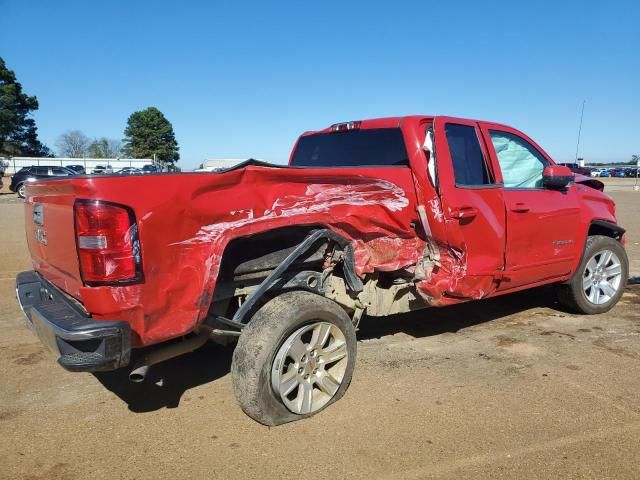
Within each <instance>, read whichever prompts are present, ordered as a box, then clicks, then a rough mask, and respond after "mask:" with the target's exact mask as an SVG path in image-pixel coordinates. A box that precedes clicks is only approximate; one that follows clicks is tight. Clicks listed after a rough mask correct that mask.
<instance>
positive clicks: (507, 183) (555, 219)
mask: <svg viewBox="0 0 640 480" xmlns="http://www.w3.org/2000/svg"><path fill="white" fill-rule="evenodd" d="M480 127H481V132H482V135H483V137H484V139H485V142H486V144H487V145H488V150H489V155H490V156H491V157H492V160H493V162H494V163H497V165H498V168H499V170H500V172H499V178H500V180H501V181H502V182H503V183H504V201H505V205H506V217H507V243H506V258H505V275H504V278H503V281H502V283H501V285H500V290H508V289H511V288H516V287H519V286H522V285H527V284H531V283H536V282H540V281H544V280H548V279H551V278H555V277H562V276H564V275H567V274H568V273H570V272H571V269H572V266H573V265H575V263H576V262H577V260H578V258H577V257H578V256H579V255H580V253H581V252H580V245H581V242H580V241H579V239H578V236H579V232H580V229H579V223H580V208H579V198H578V194H577V192H576V190H575V185H573V184H572V185H570V186H569V187H568V188H566V189H562V190H551V189H546V188H544V187H543V182H542V172H543V170H544V168H545V167H546V166H549V165H552V164H553V162H552V161H551V159H550V158H549V157H548V156H547V155H546V153H544V151H543V150H542V149H540V147H538V146H537V145H536V144H535V143H534V142H533V141H532V140H531V139H530V138H528V137H526V136H525V135H524V134H522V133H521V132H518V131H517V130H515V129H512V128H509V127H506V126H503V125H495V124H490V123H484V122H482V123H481V125H480Z"/></svg>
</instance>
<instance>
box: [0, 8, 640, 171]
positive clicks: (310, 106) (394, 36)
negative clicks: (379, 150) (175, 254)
mask: <svg viewBox="0 0 640 480" xmlns="http://www.w3.org/2000/svg"><path fill="white" fill-rule="evenodd" d="M0 19H1V21H0V24H1V28H0V56H2V57H4V59H5V61H6V62H7V64H8V66H9V68H11V69H12V70H14V71H15V72H16V75H17V76H18V79H19V81H21V82H22V84H23V87H24V89H25V91H26V92H27V93H29V94H31V95H36V96H37V97H38V100H39V101H40V110H39V111H38V112H37V113H36V115H35V118H36V122H37V125H38V128H39V133H40V137H41V139H42V140H43V141H44V142H45V143H46V144H48V145H49V146H51V147H54V146H55V141H56V138H57V136H58V135H60V134H61V133H62V132H64V131H66V130H68V129H80V130H82V131H84V132H85V133H86V134H87V135H89V136H107V137H113V138H121V137H122V135H123V130H124V127H125V124H126V120H127V117H128V116H129V115H130V114H131V113H132V112H134V111H136V110H140V109H143V108H146V107H148V106H152V105H153V106H156V107H158V108H159V109H160V110H162V111H163V112H164V113H165V115H166V116H167V118H168V119H169V120H170V121H171V122H172V123H173V126H174V129H175V132H176V137H177V140H178V142H179V144H180V148H181V160H180V163H179V164H180V165H182V166H183V167H185V168H194V167H195V166H197V164H199V163H200V162H201V161H202V160H203V159H205V158H224V157H231V158H247V157H254V158H262V159H266V160H269V161H273V162H285V161H286V160H287V158H288V155H289V150H290V148H291V146H292V145H293V142H294V140H295V138H296V137H297V135H298V134H299V133H300V132H302V131H305V130H311V129H316V128H323V127H325V126H327V125H329V124H332V123H335V122H339V121H347V120H356V119H361V118H369V117H379V116H390V115H405V114H415V113H425V114H448V115H454V116H462V117H471V118H481V119H486V120H493V121H498V122H502V123H507V124H509V125H512V126H514V127H516V128H519V129H521V130H523V131H524V132H526V133H527V134H529V135H531V136H532V137H533V138H534V139H536V141H538V143H540V144H541V145H542V146H543V147H544V148H545V149H546V150H547V152H548V153H549V154H551V156H552V157H553V158H554V159H556V161H570V160H571V159H572V158H573V157H574V156H575V148H576V137H577V130H578V121H579V115H580V106H581V104H582V100H583V99H584V100H586V102H587V103H586V108H585V117H584V126H583V130H582V142H581V148H580V155H581V156H584V157H585V158H586V159H587V160H591V161H622V160H629V159H630V156H631V155H632V154H640V2H637V1H609V2H601V1H599V2H591V1H575V2H574V1H560V0H556V1H555V2H546V1H538V2H513V1H510V2H491V1H487V2H478V1H469V2H465V1H458V2H450V1H439V2H434V1H426V0H423V1H417V2H375V1H369V2H348V1H346V0H343V1H337V2H333V1H323V2H243V1H235V2H234V1H228V2H226V1H225V2H223V1H208V2H204V1H203V2H197V1H191V2H187V1H183V2H175V1H174V2H164V1H153V2H152V1H117V0H110V1H108V2H106V1H103V2H97V1H96V2H94V1H88V0H84V1H64V0H60V1H56V2H51V1H39V2H36V1H28V0H25V1H19V0H13V1H9V0H0Z"/></svg>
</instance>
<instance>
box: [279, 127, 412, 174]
mask: <svg viewBox="0 0 640 480" xmlns="http://www.w3.org/2000/svg"><path fill="white" fill-rule="evenodd" d="M291 165H292V166H296V167H364V166H407V165H409V160H408V155H407V149H406V147H405V144H404V138H403V137H402V131H401V130H400V129H399V128H376V129H368V130H348V131H344V132H331V133H318V134H314V135H305V136H302V137H300V140H298V145H297V147H296V150H295V152H294V153H293V157H292V159H291Z"/></svg>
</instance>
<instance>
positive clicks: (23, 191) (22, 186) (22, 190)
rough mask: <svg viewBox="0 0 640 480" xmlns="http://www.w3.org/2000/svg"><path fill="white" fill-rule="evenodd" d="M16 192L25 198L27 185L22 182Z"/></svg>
mask: <svg viewBox="0 0 640 480" xmlns="http://www.w3.org/2000/svg"><path fill="white" fill-rule="evenodd" d="M16 192H17V193H18V196H19V197H20V198H24V197H25V194H26V192H27V186H26V185H25V184H24V183H21V184H20V185H18V188H16Z"/></svg>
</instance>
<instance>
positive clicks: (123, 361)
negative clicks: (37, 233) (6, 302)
mask: <svg viewBox="0 0 640 480" xmlns="http://www.w3.org/2000/svg"><path fill="white" fill-rule="evenodd" d="M16 297H17V298H18V302H19V303H20V308H22V311H23V313H24V314H25V317H26V323H27V326H28V327H29V328H30V329H31V331H32V332H33V333H34V334H35V335H37V336H38V338H39V339H40V341H41V342H42V343H43V344H44V345H45V346H46V347H47V348H48V349H49V350H51V351H52V352H53V353H54V354H56V355H57V356H58V363H59V364H60V365H61V366H62V367H64V368H65V369H66V370H69V371H72V372H97V371H105V370H115V369H117V368H120V367H124V366H126V365H128V364H129V357H130V354H131V329H130V327H129V324H128V323H127V322H123V321H111V320H110V321H106V320H105V321H103V320H93V319H92V318H91V317H90V316H88V315H87V314H86V313H85V312H83V311H82V309H81V308H80V307H79V306H78V305H75V304H74V302H73V300H71V299H69V298H67V296H66V295H65V294H63V293H62V292H61V291H60V290H58V289H57V288H56V287H55V286H53V285H52V284H51V283H49V282H48V281H46V280H45V279H44V278H43V277H42V276H41V275H40V274H38V273H37V272H34V271H28V272H22V273H20V274H18V276H17V277H16Z"/></svg>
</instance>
